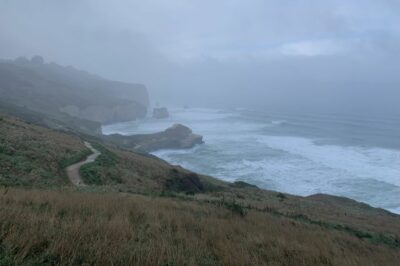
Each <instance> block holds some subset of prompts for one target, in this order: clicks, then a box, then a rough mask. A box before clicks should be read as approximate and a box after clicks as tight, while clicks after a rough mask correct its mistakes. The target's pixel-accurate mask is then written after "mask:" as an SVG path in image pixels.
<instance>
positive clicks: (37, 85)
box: [0, 56, 149, 123]
mask: <svg viewBox="0 0 400 266" xmlns="http://www.w3.org/2000/svg"><path fill="white" fill-rule="evenodd" d="M0 99H1V100H2V101H5V102H7V103H12V104H15V105H16V106H21V107H24V108H27V109H30V110H33V111H35V112H41V113H46V114H52V115H53V116H60V117H62V116H63V115H62V114H64V115H65V114H67V115H68V116H72V117H76V118H79V119H84V120H90V121H95V122H99V123H113V122H121V121H128V120H134V119H137V118H141V117H144V116H145V115H146V113H147V107H148V104H149V98H148V93H147V89H146V87H145V86H144V85H142V84H129V83H123V82H116V81H109V80H105V79H103V78H101V77H99V76H96V75H92V74H89V73H87V72H85V71H80V70H77V69H75V68H73V67H63V66H60V65H57V64H55V63H45V62H44V60H43V58H41V57H39V56H36V57H33V58H32V59H31V60H28V59H26V58H18V59H16V60H14V61H0Z"/></svg>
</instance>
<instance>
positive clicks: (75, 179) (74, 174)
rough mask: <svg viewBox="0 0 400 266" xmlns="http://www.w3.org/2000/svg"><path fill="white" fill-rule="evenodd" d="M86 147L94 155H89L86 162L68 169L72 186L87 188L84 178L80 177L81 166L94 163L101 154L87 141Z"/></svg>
mask: <svg viewBox="0 0 400 266" xmlns="http://www.w3.org/2000/svg"><path fill="white" fill-rule="evenodd" d="M85 146H86V147H88V148H89V149H90V150H91V151H92V152H93V153H92V154H91V155H89V156H88V157H87V158H86V160H84V161H81V162H79V163H76V164H72V165H70V166H68V167H67V169H66V171H67V175H68V178H69V180H71V182H72V184H74V185H75V186H85V183H83V181H82V178H81V176H80V175H79V169H80V168H81V166H82V165H85V164H88V163H92V162H94V161H95V160H96V158H97V157H98V156H99V155H100V154H101V153H100V152H99V151H98V150H96V149H95V148H93V147H92V145H90V143H89V142H86V141H85Z"/></svg>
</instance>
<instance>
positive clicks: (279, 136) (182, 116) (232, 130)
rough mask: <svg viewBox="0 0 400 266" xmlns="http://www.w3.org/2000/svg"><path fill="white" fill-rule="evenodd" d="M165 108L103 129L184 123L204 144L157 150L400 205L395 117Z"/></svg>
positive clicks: (226, 171)
mask: <svg viewBox="0 0 400 266" xmlns="http://www.w3.org/2000/svg"><path fill="white" fill-rule="evenodd" d="M171 113H172V114H171V117H170V118H168V119H166V120H154V119H152V118H148V119H145V120H142V121H134V122H128V123H120V124H115V125H110V126H105V127H103V133H105V134H110V133H121V134H126V135H131V134H137V133H151V132H156V131H161V130H164V129H165V128H167V127H169V126H170V125H171V124H172V123H182V124H185V125H187V126H189V127H190V128H192V129H193V131H194V132H195V133H198V134H201V135H203V136H204V140H205V144H204V145H201V146H197V147H195V148H193V149H191V150H163V151H157V152H155V153H154V154H155V155H157V156H159V157H161V158H163V159H165V160H167V161H168V162H170V163H172V164H179V165H182V166H183V167H186V168H188V169H191V170H193V171H196V172H199V173H203V174H207V175H211V176H215V177H218V178H220V179H223V180H227V181H236V180H242V181H246V182H249V183H252V184H255V185H257V186H259V187H262V188H265V189H270V190H277V191H283V192H287V193H292V194H296V195H303V196H307V195H311V194H315V193H327V194H333V195H339V196H346V197H349V198H352V199H355V200H358V201H362V202H366V203H368V204H370V205H372V206H375V207H381V208H385V209H387V210H390V211H392V212H396V213H400V197H399V195H400V167H398V166H399V165H400V141H399V139H398V136H399V134H400V123H399V122H400V121H399V118H398V117H390V116H388V117H360V116H355V115H354V116H351V115H339V114H330V115H321V114H318V115H317V114H282V113H273V112H256V111H250V110H246V109H237V110H216V109H189V110H184V109H174V110H172V112H171Z"/></svg>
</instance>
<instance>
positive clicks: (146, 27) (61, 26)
mask: <svg viewBox="0 0 400 266" xmlns="http://www.w3.org/2000/svg"><path fill="white" fill-rule="evenodd" d="M399 11H400V4H399V2H398V1H391V0H384V1H373V0H363V1H359V0H350V1H339V0H327V1H317V0H291V1H289V0H280V1H278V0H273V1H265V0H252V1H239V0H222V1H211V0H203V1H199V0H193V1H184V0H168V1H167V0H153V1H128V0H117V1H106V0H83V1H79V0H71V1H51V0H36V1H34V0H4V1H2V2H1V3H0V41H1V46H0V57H1V58H14V57H17V56H20V55H26V56H31V55H34V54H40V55H43V56H44V57H45V58H46V59H48V60H50V61H57V62H59V63H61V64H66V65H74V66H77V67H79V68H83V69H87V70H89V71H91V72H94V73H98V74H100V75H102V76H105V77H107V78H111V79H117V80H123V81H130V82H141V83H145V84H146V85H147V86H148V87H149V90H150V93H151V94H152V96H153V97H152V98H153V100H154V101H159V102H161V103H165V104H168V103H172V104H180V105H183V104H190V105H197V106H214V107H218V106H223V107H227V106H229V107H254V108H259V109H261V108H262V109H269V108H271V109H277V108H280V109H284V110H288V109H290V110H298V109H307V110H310V111H313V110H317V111H346V112H367V111H368V112H392V113H395V112H399V113H400V107H398V106H397V101H398V100H399V99H400V92H399V89H400V86H399V85H400V77H399V75H398V74H397V73H399V70H400V63H399V62H400V28H399V27H398V25H400V16H398V14H399Z"/></svg>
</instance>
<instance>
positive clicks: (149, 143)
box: [104, 124, 204, 152]
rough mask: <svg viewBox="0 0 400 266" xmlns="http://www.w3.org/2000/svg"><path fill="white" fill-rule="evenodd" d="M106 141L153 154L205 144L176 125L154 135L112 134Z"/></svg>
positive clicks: (188, 129) (195, 135)
mask: <svg viewBox="0 0 400 266" xmlns="http://www.w3.org/2000/svg"><path fill="white" fill-rule="evenodd" d="M104 138H105V139H107V140H109V141H111V142H114V143H115V144H117V145H120V146H122V147H125V148H129V149H135V150H141V151H145V152H151V151H156V150H162V149H190V148H193V147H194V146H195V145H197V144H203V143H204V142H203V137H202V136H200V135H197V134H193V132H192V130H191V129H190V128H188V127H186V126H184V125H181V124H175V125H173V126H171V127H170V128H167V129H166V130H164V131H162V132H158V133H154V134H142V135H133V136H123V135H120V134H112V135H109V136H104Z"/></svg>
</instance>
